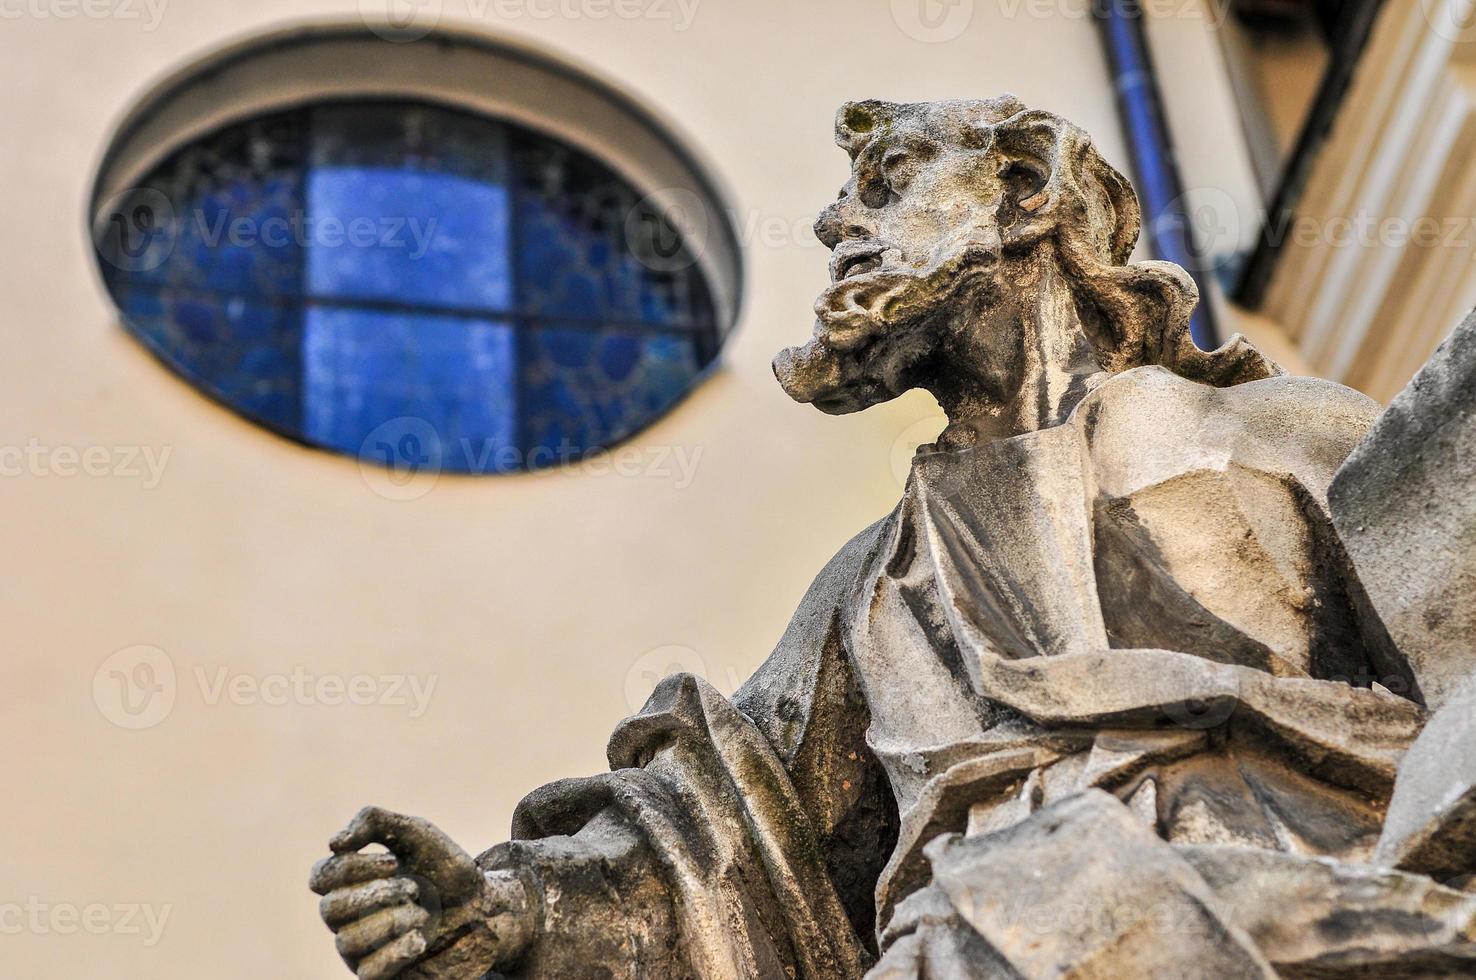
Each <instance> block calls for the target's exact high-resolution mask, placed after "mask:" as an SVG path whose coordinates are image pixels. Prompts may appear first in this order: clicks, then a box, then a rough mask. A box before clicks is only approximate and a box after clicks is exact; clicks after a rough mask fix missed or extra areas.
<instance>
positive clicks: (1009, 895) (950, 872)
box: [868, 790, 1275, 980]
mask: <svg viewBox="0 0 1476 980" xmlns="http://www.w3.org/2000/svg"><path fill="white" fill-rule="evenodd" d="M927 852H928V860H929V862H930V863H931V865H932V884H931V885H929V886H928V887H927V888H925V889H923V890H921V891H919V892H916V893H914V894H913V895H912V896H911V897H909V898H908V899H907V900H906V901H905V902H903V903H902V904H901V905H900V906H899V907H898V909H897V914H896V915H895V916H893V919H892V924H891V926H890V927H889V930H888V932H889V936H888V938H889V939H890V940H891V944H890V949H889V951H888V952H887V955H886V956H885V957H884V958H883V959H882V961H881V962H880V963H878V964H877V966H876V968H875V969H874V970H873V971H872V972H871V973H870V974H869V975H868V978H869V980H922V978H926V977H939V976H948V977H953V976H962V977H972V976H981V977H985V976H999V975H1000V973H997V972H991V971H990V970H981V969H979V965H980V964H983V963H987V964H989V965H990V967H991V969H997V966H996V964H1003V965H1004V966H1005V968H1006V970H1007V971H1009V972H1008V973H1007V974H1006V975H1010V976H1021V977H1067V976H1069V977H1103V978H1106V977H1143V978H1162V980H1171V978H1172V980H1191V978H1200V977H1202V978H1205V980H1209V978H1225V980H1233V978H1242V977H1244V978H1252V977H1254V978H1266V977H1274V976H1275V974H1274V973H1273V972H1272V971H1271V968H1270V965H1269V964H1268V963H1267V962H1266V961H1265V959H1264V958H1262V956H1261V954H1260V953H1259V952H1258V951H1257V949H1256V946H1255V944H1254V943H1253V942H1252V941H1251V939H1250V937H1249V936H1247V935H1246V934H1245V933H1244V932H1242V931H1241V930H1240V929H1238V928H1236V927H1235V926H1234V925H1232V924H1231V923H1229V922H1228V921H1226V920H1225V919H1223V918H1222V917H1221V915H1220V914H1219V911H1218V909H1217V907H1216V903H1217V900H1216V898H1215V895H1214V893H1213V892H1212V891H1211V890H1210V888H1209V886H1208V885H1206V884H1205V882H1204V880H1203V879H1202V878H1201V877H1200V876H1199V873H1198V872H1197V871H1195V869H1194V867H1193V866H1192V865H1191V864H1189V863H1188V862H1186V861H1185V860H1184V859H1183V858H1182V857H1181V856H1180V855H1179V853H1178V851H1177V849H1176V848H1174V847H1172V846H1171V845H1169V844H1166V843H1164V841H1163V840H1162V839H1161V838H1159V837H1158V836H1157V835H1155V834H1154V833H1153V831H1152V830H1150V829H1148V828H1147V827H1144V826H1143V823H1142V821H1141V820H1139V819H1138V818H1137V817H1136V816H1134V815H1133V813H1132V812H1131V811H1130V810H1128V808H1127V807H1125V806H1123V805H1122V804H1121V803H1120V802H1118V801H1117V800H1116V799H1115V798H1113V797H1112V796H1110V795H1108V794H1107V793H1104V792H1102V791H1100V790H1088V791H1087V792H1085V793H1080V794H1077V795H1075V796H1071V797H1067V798H1066V799H1064V800H1062V801H1060V802H1059V803H1055V804H1052V805H1050V806H1048V807H1046V808H1044V809H1042V810H1040V811H1038V812H1036V813H1035V814H1034V815H1032V816H1030V817H1028V818H1026V819H1025V820H1023V821H1021V822H1020V823H1018V824H1016V825H1015V826H1013V827H1010V828H1009V829H1007V830H1001V831H999V832H997V833H993V834H988V835H982V836H974V835H971V836H967V837H963V836H958V835H944V836H940V837H938V838H936V839H934V841H933V842H932V843H931V844H929V845H928V848H927ZM970 933H972V934H973V935H969V934H970ZM960 934H962V935H963V937H964V938H962V939H961V938H960ZM981 948H983V949H987V950H988V958H987V959H986V958H983V957H981V956H980V955H979V953H978V952H976V951H977V950H980V949H981Z"/></svg>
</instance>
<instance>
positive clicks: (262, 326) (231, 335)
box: [116, 286, 302, 434]
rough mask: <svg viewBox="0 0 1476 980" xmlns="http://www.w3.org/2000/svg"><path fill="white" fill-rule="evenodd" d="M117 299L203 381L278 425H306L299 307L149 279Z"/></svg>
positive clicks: (143, 330) (172, 358) (161, 347)
mask: <svg viewBox="0 0 1476 980" xmlns="http://www.w3.org/2000/svg"><path fill="white" fill-rule="evenodd" d="M116 299H117V301H118V305H119V308H120V309H121V310H122V311H123V315H124V317H125V318H126V319H127V321H128V323H129V325H130V326H132V327H133V330H134V332H135V333H136V334H137V335H138V336H140V337H141V338H142V339H143V340H144V341H145V343H147V344H148V346H149V348H150V349H151V350H153V351H154V353H156V354H157V355H159V357H160V358H162V359H163V360H164V361H165V363H167V364H169V365H170V367H172V368H174V369H175V370H176V371H178V372H179V373H180V374H182V375H184V376H185V378H187V379H188V380H189V381H191V382H192V383H193V384H195V386H196V387H199V388H202V389H204V390H205V391H206V392H207V393H208V394H210V395H211V396H213V397H215V398H218V399H219V400H221V401H223V402H225V403H226V404H227V405H230V406H231V407H232V408H235V409H236V410H237V411H239V412H241V413H242V414H244V415H248V416H250V417H251V418H253V419H256V420H257V421H259V422H263V423H265V424H267V425H269V426H272V427H273V428H275V429H279V430H282V431H284V432H289V433H294V434H295V433H297V432H298V431H299V428H300V426H301V421H302V419H301V412H300V410H299V405H300V402H301V394H300V381H301V369H302V365H301V357H300V354H299V350H298V344H299V338H300V335H301V331H300V324H299V317H300V316H301V313H300V311H299V310H298V309H297V308H295V307H282V306H278V305H271V304H267V303H263V302H259V301H252V300H247V299H243V298H241V297H239V296H231V297H221V296H212V295H209V294H173V293H165V292H160V291H158V290H155V289H152V288H149V287H147V286H144V287H136V288H130V289H126V290H123V291H121V292H119V293H117V294H116Z"/></svg>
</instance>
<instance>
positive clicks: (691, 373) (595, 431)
mask: <svg viewBox="0 0 1476 980" xmlns="http://www.w3.org/2000/svg"><path fill="white" fill-rule="evenodd" d="M522 353H523V357H522V363H523V372H524V379H523V398H524V405H523V419H524V423H523V424H524V429H525V438H526V439H527V445H528V447H529V452H530V458H532V457H531V453H532V450H534V449H539V450H541V451H542V453H543V454H544V455H545V456H546V455H547V454H552V455H554V456H556V457H557V458H559V459H567V458H570V457H573V456H577V455H579V454H580V453H583V452H587V451H588V450H591V449H596V448H599V447H601V446H607V445H609V444H611V443H613V442H616V441H618V440H620V439H623V438H625V437H626V436H628V435H630V434H631V433H633V432H635V431H636V430H637V429H639V428H641V427H642V426H644V425H645V424H646V423H648V422H649V421H651V420H652V419H654V418H655V417H657V416H658V415H660V414H661V413H663V412H665V411H666V410H667V409H668V408H670V407H671V406H672V405H673V404H674V403H675V402H676V401H677V399H679V398H681V396H682V395H683V394H684V393H685V392H686V391H687V389H688V388H690V387H691V385H692V382H693V380H694V379H695V378H696V376H697V373H698V370H699V365H698V362H697V356H696V352H695V349H694V346H693V343H692V339H691V338H690V337H688V336H684V335H680V334H659V333H646V332H641V331H632V330H619V329H596V328H590V327H586V326H551V327H542V328H535V329H529V330H527V331H525V332H524V333H523V340H522Z"/></svg>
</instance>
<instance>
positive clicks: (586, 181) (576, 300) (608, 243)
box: [512, 131, 706, 325]
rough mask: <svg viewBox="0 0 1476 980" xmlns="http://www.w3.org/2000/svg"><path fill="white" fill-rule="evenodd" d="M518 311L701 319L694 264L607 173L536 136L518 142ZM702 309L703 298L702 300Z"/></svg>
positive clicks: (663, 320) (659, 221)
mask: <svg viewBox="0 0 1476 980" xmlns="http://www.w3.org/2000/svg"><path fill="white" fill-rule="evenodd" d="M512 158H513V169H514V171H515V173H516V174H517V204H516V206H517V234H518V240H517V243H516V245H517V275H518V293H519V305H520V307H521V308H522V309H526V310H536V311H538V312H539V313H541V314H543V315H547V316H557V317H560V318H570V319H572V318H579V319H590V320H611V321H616V322H631V321H638V322H643V323H654V324H661V325H670V324H685V323H692V322H695V321H696V320H697V319H699V318H700V316H701V315H702V313H703V312H705V311H700V310H698V309H697V308H696V307H695V305H694V300H695V296H694V293H693V286H692V282H693V280H697V279H700V273H699V271H698V269H697V265H696V262H695V259H694V258H693V257H692V256H691V254H690V253H689V252H688V251H687V249H686V246H685V244H684V243H683V242H682V240H681V238H680V236H679V235H678V234H677V232H676V231H675V229H673V228H672V227H671V225H670V223H669V222H667V221H666V220H665V219H664V218H662V217H661V216H660V215H658V214H657V213H656V212H655V211H654V210H653V209H652V208H651V207H650V206H648V205H647V204H646V203H645V202H644V201H643V199H641V198H639V197H638V196H637V195H636V193H635V191H634V190H633V189H632V188H631V187H630V186H629V185H628V184H626V183H625V182H624V181H623V180H621V179H620V178H619V177H617V176H616V175H615V174H614V173H613V172H612V171H611V170H609V168H607V167H605V166H603V165H601V164H600V163H598V162H597V161H595V160H593V159H591V158H590V157H588V156H586V155H584V154H583V153H580V152H579V151H577V150H574V149H573V148H571V147H567V146H564V145H563V144H561V143H556V142H554V141H552V140H549V139H546V138H544V137H541V136H539V135H538V134H536V133H531V132H526V131H524V132H515V133H514V134H513V137H512ZM702 301H703V303H704V304H705V301H706V297H705V294H704V296H703V297H702Z"/></svg>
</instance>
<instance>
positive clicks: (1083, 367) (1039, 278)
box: [930, 262, 1106, 448]
mask: <svg viewBox="0 0 1476 980" xmlns="http://www.w3.org/2000/svg"><path fill="white" fill-rule="evenodd" d="M1020 273H1022V274H1021V275H1020V276H1019V277H1018V280H1017V281H1019V280H1024V281H1026V282H1031V281H1033V282H1034V283H1035V285H1033V286H1031V287H1028V288H1026V289H1023V290H1020V294H1018V295H1013V296H1011V297H1010V298H1007V299H1005V300H1004V301H1003V302H1000V301H997V300H996V301H992V302H977V303H970V304H966V305H965V307H964V308H963V309H961V310H960V313H959V319H958V320H957V321H956V322H955V323H954V324H953V329H952V330H951V336H952V338H953V339H952V342H951V343H950V344H949V349H948V351H947V354H946V363H945V364H944V365H941V367H942V370H941V372H940V374H941V378H940V380H939V382H938V384H936V385H935V386H930V390H931V391H932V393H933V395H934V397H936V398H937V399H938V403H939V404H940V405H941V406H942V407H943V410H944V412H946V413H947V415H948V428H947V429H945V430H944V433H943V435H942V436H941V437H940V438H939V440H938V444H939V446H940V447H941V448H963V447H965V446H969V445H973V444H975V443H978V442H983V441H987V440H989V439H999V438H1007V437H1009V436H1013V435H1019V434H1020V433H1022V432H1034V431H1036V430H1039V429H1045V428H1049V427H1050V426H1053V425H1059V424H1060V423H1062V422H1064V421H1065V420H1066V417H1067V416H1068V415H1070V414H1071V410H1072V409H1074V408H1075V407H1076V405H1077V403H1078V402H1080V401H1081V399H1082V398H1083V397H1085V396H1086V394H1087V393H1088V392H1090V391H1091V390H1092V389H1093V388H1095V387H1097V386H1098V385H1099V384H1101V383H1102V382H1103V381H1104V380H1106V375H1105V374H1104V373H1103V371H1102V367H1101V365H1099V364H1098V363H1097V360H1096V357H1095V356H1094V355H1093V353H1092V349H1091V344H1090V343H1089V342H1088V341H1087V339H1086V334H1085V332H1084V331H1083V329H1082V325H1081V319H1080V317H1079V316H1078V315H1077V311H1076V303H1075V299H1074V297H1073V296H1072V293H1071V287H1070V286H1069V285H1068V284H1067V282H1066V280H1065V279H1063V278H1062V277H1061V274H1060V271H1059V270H1058V269H1057V268H1056V267H1055V264H1054V263H1052V262H1040V263H1038V264H1035V265H1034V267H1033V268H1030V267H1026V268H1023V269H1021V270H1020ZM1015 285H1016V284H1015V283H1009V284H1008V285H1007V290H1009V289H1011V287H1015Z"/></svg>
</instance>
